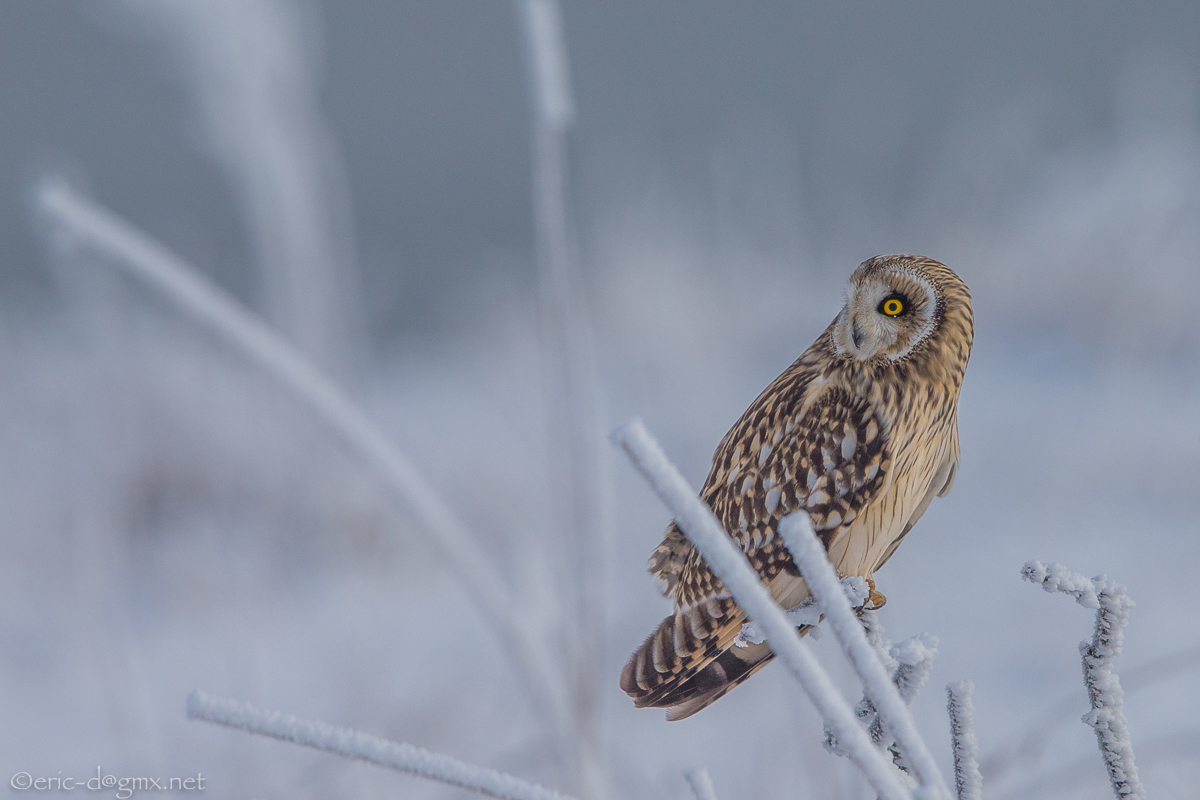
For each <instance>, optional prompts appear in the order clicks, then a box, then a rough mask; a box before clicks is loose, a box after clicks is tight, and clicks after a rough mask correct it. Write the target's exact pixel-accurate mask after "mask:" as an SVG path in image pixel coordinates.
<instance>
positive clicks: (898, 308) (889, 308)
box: [879, 297, 904, 317]
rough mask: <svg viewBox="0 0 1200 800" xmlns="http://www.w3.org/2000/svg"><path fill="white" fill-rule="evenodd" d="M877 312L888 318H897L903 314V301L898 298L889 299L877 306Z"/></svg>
mask: <svg viewBox="0 0 1200 800" xmlns="http://www.w3.org/2000/svg"><path fill="white" fill-rule="evenodd" d="M879 310H880V311H882V312H883V313H884V314H887V315H888V316H889V317H898V316H900V315H901V314H903V313H904V301H903V300H901V299H900V298H899V297H889V298H888V299H887V300H884V301H883V302H882V303H880V304H879Z"/></svg>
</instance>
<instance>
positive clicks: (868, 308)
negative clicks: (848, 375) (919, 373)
mask: <svg viewBox="0 0 1200 800" xmlns="http://www.w3.org/2000/svg"><path fill="white" fill-rule="evenodd" d="M950 281H952V282H953V283H954V284H956V286H955V287H954V289H958V287H961V293H962V294H963V296H964V297H965V298H966V300H965V302H966V303H967V304H968V305H967V313H968V314H969V313H970V311H969V309H970V305H969V304H970V299H969V295H967V294H966V286H965V285H963V284H962V281H960V280H959V279H958V276H956V275H955V274H954V273H953V272H951V271H950V270H949V268H947V267H946V266H944V265H943V264H939V263H938V262H936V261H933V260H932V259H928V258H923V257H921V256H876V257H875V258H872V259H870V260H869V261H865V262H863V264H862V266H860V267H859V268H858V269H857V270H855V271H854V274H853V275H851V276H850V285H849V286H848V287H847V288H846V305H845V307H843V308H842V312H841V314H839V315H838V318H837V320H836V321H835V322H834V328H833V342H834V346H835V347H836V348H837V352H838V353H839V354H840V355H843V356H847V357H850V358H853V359H855V360H857V361H869V360H872V359H876V360H879V359H890V360H893V361H896V360H899V359H901V358H904V357H905V356H907V355H909V354H910V353H912V352H913V351H914V350H916V349H917V348H918V347H919V346H920V345H921V344H923V343H924V342H926V341H928V340H929V339H930V338H931V337H933V336H934V335H935V334H936V333H937V331H938V327H939V326H940V325H941V323H942V321H943V318H944V317H945V313H946V294H947V293H946V289H947V288H948V287H947V282H950ZM954 293H955V294H958V293H959V292H957V291H955V292H954Z"/></svg>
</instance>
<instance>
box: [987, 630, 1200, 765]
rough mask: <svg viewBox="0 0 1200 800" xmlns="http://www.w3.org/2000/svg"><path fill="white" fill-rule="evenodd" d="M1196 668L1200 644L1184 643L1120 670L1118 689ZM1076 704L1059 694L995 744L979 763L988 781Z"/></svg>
mask: <svg viewBox="0 0 1200 800" xmlns="http://www.w3.org/2000/svg"><path fill="white" fill-rule="evenodd" d="M1197 671H1200V646H1192V647H1187V648H1184V649H1182V650H1176V651H1175V652H1173V653H1168V654H1167V655H1165V656H1162V657H1161V658H1156V659H1153V660H1151V661H1148V662H1146V663H1144V664H1140V665H1139V666H1137V667H1134V668H1133V669H1128V670H1122V671H1121V689H1123V690H1124V692H1125V694H1127V695H1128V694H1129V693H1131V692H1134V691H1136V690H1138V689H1141V688H1144V687H1146V686H1153V685H1154V684H1156V683H1159V682H1161V681H1165V680H1168V679H1170V678H1173V677H1175V676H1176V675H1184V674H1187V673H1189V672H1197ZM1078 705H1079V700H1078V699H1077V698H1076V696H1075V695H1074V694H1071V695H1070V696H1068V697H1065V698H1063V700H1062V701H1060V702H1059V703H1056V704H1055V705H1054V706H1052V707H1051V708H1050V709H1049V710H1048V711H1045V712H1043V713H1041V714H1040V715H1038V716H1037V717H1036V718H1035V719H1034V720H1033V722H1031V723H1029V724H1028V725H1027V726H1026V727H1025V729H1024V730H1023V731H1021V732H1020V733H1018V734H1017V735H1015V736H1014V737H1012V738H1011V739H1010V741H1008V742H1007V743H1004V744H1002V745H1000V746H999V747H997V748H995V749H994V750H993V751H992V752H991V754H989V755H988V756H987V757H986V758H985V759H983V762H982V763H981V764H980V771H981V772H982V773H983V774H984V776H986V777H987V779H988V781H989V783H991V782H996V781H999V780H1000V779H1001V778H1004V777H1006V776H1007V775H1008V774H1009V772H1011V771H1012V770H1013V769H1014V768H1016V767H1019V766H1021V765H1022V763H1023V762H1024V761H1025V759H1027V758H1029V757H1031V756H1033V755H1035V754H1036V753H1039V752H1041V751H1042V750H1043V749H1044V748H1045V745H1046V742H1048V741H1049V740H1050V738H1051V737H1052V736H1053V735H1054V734H1055V732H1056V731H1057V730H1058V728H1059V727H1060V726H1061V725H1063V724H1064V723H1065V722H1066V721H1067V720H1068V719H1070V717H1071V712H1072V711H1074V710H1075V708H1076V707H1077V706H1078Z"/></svg>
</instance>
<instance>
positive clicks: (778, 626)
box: [613, 420, 912, 800]
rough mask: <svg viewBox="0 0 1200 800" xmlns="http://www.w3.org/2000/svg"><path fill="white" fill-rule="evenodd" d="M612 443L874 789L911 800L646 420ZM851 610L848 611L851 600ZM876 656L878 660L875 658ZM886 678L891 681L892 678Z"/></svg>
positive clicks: (888, 798)
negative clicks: (759, 632) (762, 635)
mask: <svg viewBox="0 0 1200 800" xmlns="http://www.w3.org/2000/svg"><path fill="white" fill-rule="evenodd" d="M613 440H614V441H615V442H616V443H617V444H618V445H620V447H621V448H622V449H624V450H625V452H626V453H627V454H628V455H629V458H630V460H631V461H633V463H634V466H636V467H637V468H638V470H639V471H640V472H641V473H642V475H643V476H644V477H645V478H646V480H647V481H648V482H649V483H650V486H651V487H652V488H653V489H654V491H655V493H656V494H658V496H659V498H660V499H661V500H662V501H663V503H665V504H666V506H667V508H669V509H670V510H671V512H672V513H673V514H674V515H675V521H676V522H678V523H679V526H680V527H681V528H682V529H683V532H684V533H685V534H687V537H688V539H689V540H690V541H691V542H692V544H693V545H695V546H696V549H697V550H699V551H700V554H701V555H703V556H704V560H705V561H706V562H708V565H709V566H710V567H711V568H712V570H713V572H715V573H716V574H717V577H719V578H720V579H721V582H722V583H723V584H724V585H725V588H726V589H727V590H728V591H729V593H730V594H731V595H732V596H733V599H734V600H736V601H737V604H738V605H739V606H741V607H742V608H743V609H744V610H745V611H746V613H747V615H748V616H749V617H750V618H751V619H752V620H754V622H755V624H756V625H758V626H759V628H760V629H761V630H762V632H763V633H765V634H766V637H767V642H768V643H769V644H770V646H771V650H773V651H774V653H775V655H776V656H777V657H778V658H779V659H780V661H782V662H783V663H784V664H785V665H786V666H787V668H788V670H789V671H790V672H791V673H792V675H794V676H795V678H796V680H797V681H799V683H800V686H801V687H802V688H803V689H804V692H805V693H806V694H807V695H808V698H809V699H810V700H811V701H812V703H813V705H814V706H816V707H817V711H818V712H819V713H820V714H821V717H822V719H824V720H825V722H826V724H828V725H829V727H830V728H831V729H832V730H833V732H834V734H835V735H836V736H837V737H838V740H839V741H840V742H841V743H842V746H843V747H844V748H845V750H846V751H847V753H848V755H849V757H850V760H851V761H853V762H854V764H855V766H857V767H858V768H859V769H860V770H862V773H863V775H864V776H865V777H866V779H867V781H868V782H869V783H870V784H871V787H872V788H873V789H874V790H875V791H876V793H878V795H879V796H880V797H881V798H883V800H908V799H909V798H911V797H912V794H911V793H910V792H909V790H908V788H907V787H906V786H905V784H904V779H903V777H902V773H901V772H900V771H899V770H897V769H896V768H895V767H894V766H893V765H892V764H890V763H889V762H888V761H887V759H885V758H884V756H883V754H882V753H881V752H880V751H879V750H878V749H877V748H876V747H875V745H874V744H873V743H872V742H871V737H870V736H868V735H867V732H866V730H864V729H863V727H862V726H861V725H859V724H858V721H857V720H856V719H855V717H854V712H853V711H852V710H851V709H850V706H849V704H848V703H847V702H846V700H845V698H843V697H842V696H841V694H839V693H838V691H837V689H836V687H834V685H833V681H831V680H830V678H829V675H828V673H826V672H825V670H824V669H822V667H821V665H820V664H819V663H818V662H817V659H816V657H815V656H813V654H812V651H811V650H809V648H808V645H807V644H806V643H805V642H804V641H803V640H801V639H800V636H799V634H797V632H796V628H795V626H794V625H793V624H792V622H791V621H789V620H788V618H787V616H786V615H785V614H784V612H783V609H781V608H780V607H779V606H778V605H777V604H776V603H775V601H774V600H772V599H771V595H770V594H769V593H768V592H767V589H766V587H765V586H763V584H762V582H761V581H760V580H759V578H758V574H757V573H756V572H755V571H754V569H753V568H752V567H751V566H750V563H749V562H748V561H747V560H746V556H745V555H744V554H743V553H742V552H741V551H739V550H738V549H737V546H736V545H735V544H734V543H733V540H732V539H730V538H729V535H728V534H727V533H726V532H725V530H724V529H723V528H722V527H721V523H720V522H718V521H717V518H716V517H715V516H713V513H712V509H710V508H709V507H708V506H707V505H705V503H704V501H703V500H701V499H700V498H699V497H697V496H696V493H695V492H694V491H692V488H691V487H690V486H688V483H687V481H686V480H684V478H683V476H682V475H680V474H679V470H677V469H676V468H675V465H673V464H672V463H671V462H670V461H669V460H668V459H667V456H666V454H665V453H663V451H662V448H661V447H659V446H658V442H656V441H654V439H653V437H651V436H650V434H649V432H647V430H646V428H645V426H644V425H642V423H641V421H640V420H634V421H633V422H630V423H628V424H627V425H625V426H624V427H622V428H620V429H618V430H617V431H616V432H614V433H613ZM834 582H835V584H838V585H837V587H836V589H835V591H836V592H837V594H838V595H839V596H841V597H842V598H843V602H845V597H844V595H842V590H841V586H840V583H839V582H838V581H837V579H836V578H835V579H834ZM846 607H847V608H849V603H848V602H846ZM860 632H861V631H860ZM864 641H865V640H864ZM871 657H872V658H875V655H874V653H872V654H871ZM884 679H885V680H887V678H886V676H885V678H884ZM889 685H890V684H889Z"/></svg>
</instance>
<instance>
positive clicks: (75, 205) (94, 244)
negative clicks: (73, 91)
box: [36, 180, 570, 741]
mask: <svg viewBox="0 0 1200 800" xmlns="http://www.w3.org/2000/svg"><path fill="white" fill-rule="evenodd" d="M36 200H37V204H38V207H39V209H40V210H41V211H42V213H44V214H45V215H46V216H47V217H48V218H49V220H50V221H51V223H52V224H53V225H54V226H55V228H56V229H55V231H54V237H55V244H57V245H58V246H61V247H63V248H64V249H68V250H70V249H73V248H77V247H87V248H91V249H93V250H94V251H95V252H98V253H100V254H102V255H104V256H105V257H106V258H107V259H110V260H111V263H112V264H114V265H115V266H118V267H120V268H122V269H125V270H126V271H128V272H129V273H130V274H132V275H134V276H135V277H137V278H138V279H139V280H142V281H144V282H145V283H147V284H149V285H150V286H152V287H154V288H155V289H156V290H158V291H159V292H162V293H163V294H164V295H166V296H167V297H168V298H169V299H170V300H171V301H172V302H174V303H176V304H177V305H178V306H179V307H181V308H182V309H183V310H184V311H185V312H187V313H188V314H190V315H191V316H192V317H193V318H195V319H196V320H198V321H200V322H201V323H203V324H205V325H207V326H209V327H210V328H212V329H213V330H215V331H216V332H217V333H219V334H220V335H221V336H222V337H224V338H225V339H226V340H227V341H228V342H230V343H231V344H233V345H234V346H235V347H236V348H237V349H238V350H239V351H241V352H242V353H244V354H245V355H246V356H247V357H249V359H250V360H251V361H253V362H254V363H256V364H257V365H258V366H260V367H261V368H262V369H263V370H265V371H266V372H267V373H268V374H270V375H272V376H273V377H274V378H275V379H276V380H278V381H279V382H280V383H281V384H283V385H284V386H285V387H287V388H288V389H289V390H291V391H292V392H293V393H294V394H295V395H296V396H297V397H298V398H300V399H301V400H302V401H304V402H305V403H306V404H307V405H308V406H309V407H310V408H311V409H312V410H313V411H314V412H315V413H316V415H317V416H318V417H319V418H321V419H322V420H324V421H325V423H326V424H327V425H329V426H330V428H332V429H333V430H334V431H335V432H336V433H337V434H338V435H340V436H341V438H342V439H343V440H344V441H345V442H346V443H347V444H348V445H349V446H350V448H351V449H352V450H353V451H354V452H356V453H358V454H359V455H360V456H361V457H363V458H364V459H365V460H366V461H367V463H369V464H371V466H372V467H374V468H375V469H376V470H377V471H378V473H379V474H380V476H381V477H382V479H383V480H384V482H385V483H386V485H387V486H388V487H389V489H391V491H392V492H393V493H395V495H396V496H397V497H399V498H400V500H401V501H402V502H403V503H404V504H405V505H407V506H408V508H409V509H410V511H411V512H412V513H413V515H414V516H415V517H416V518H417V519H418V520H419V522H420V523H421V525H422V527H423V528H424V529H425V530H426V532H427V533H428V534H429V535H430V536H431V537H432V538H433V541H434V543H435V545H437V546H438V547H439V548H440V549H441V551H442V554H443V555H444V556H445V557H446V559H447V561H449V562H450V564H451V566H452V572H453V573H454V574H455V576H456V577H458V578H459V580H460V581H461V582H462V585H463V588H464V589H465V590H466V591H467V593H468V595H469V596H470V597H471V598H472V599H473V600H474V601H475V603H476V606H477V607H478V609H479V610H480V611H481V612H482V614H483V615H484V617H485V618H487V619H488V621H489V622H491V623H492V626H493V629H494V630H495V631H496V633H497V636H498V638H499V639H500V641H501V643H502V644H503V645H504V646H505V647H506V648H507V649H508V650H509V653H510V655H511V656H512V657H513V659H514V660H515V661H516V663H517V664H518V665H519V666H520V672H521V675H522V677H523V679H524V681H525V683H526V686H527V689H528V690H529V692H530V695H531V698H532V700H533V702H534V704H535V706H536V707H537V711H538V712H539V714H541V715H542V716H543V718H544V721H545V724H546V725H547V727H548V730H547V734H548V735H549V736H550V737H551V738H552V739H553V740H555V741H559V737H561V736H563V735H567V734H569V731H570V725H569V724H568V722H567V720H568V717H567V716H566V711H565V709H566V698H565V692H564V690H563V687H562V683H561V681H560V680H559V677H558V675H557V673H556V672H555V671H554V670H553V669H552V668H551V665H552V663H553V662H552V661H551V660H550V656H549V653H548V652H547V650H546V648H545V646H544V644H543V643H542V641H541V640H540V639H539V638H538V637H537V636H536V635H535V634H534V632H533V630H532V629H531V626H530V623H529V622H528V620H527V615H526V614H525V613H524V612H523V610H522V609H521V608H520V607H519V606H518V604H517V602H516V599H515V598H514V597H513V595H512V592H511V591H510V590H509V588H508V586H507V585H506V584H505V582H504V581H503V580H502V579H501V577H500V575H499V574H498V573H497V572H496V570H495V569H494V568H493V567H492V565H491V563H490V562H489V561H488V559H487V557H486V555H485V554H484V553H483V551H482V550H481V549H480V548H479V546H478V544H477V543H476V542H475V539H474V537H473V536H472V535H471V533H470V531H469V530H468V529H467V527H466V525H465V524H464V523H463V522H462V521H461V520H460V519H459V518H458V516H457V515H456V514H455V513H454V512H453V511H452V510H451V509H450V507H449V506H448V505H446V503H445V502H444V501H443V500H442V498H441V497H440V496H439V495H438V494H437V492H435V491H434V489H433V487H432V486H430V485H429V483H428V482H427V481H426V480H425V478H424V476H422V475H421V473H420V472H419V471H418V470H417V468H416V466H415V465H414V464H413V463H412V462H411V461H410V460H409V459H408V457H407V456H405V455H404V454H403V453H402V452H400V450H399V449H398V448H397V447H396V446H395V445H394V444H392V443H391V441H390V440H389V439H388V437H387V436H386V435H385V434H384V433H383V432H382V431H381V430H379V428H378V427H377V426H376V425H375V424H374V423H373V422H371V420H370V419H369V418H368V417H367V416H366V414H364V413H363V412H362V411H361V410H360V409H359V408H358V407H357V406H356V405H355V404H354V403H353V402H351V400H350V399H349V398H348V397H347V396H346V395H345V394H344V393H343V392H342V391H341V390H339V389H338V388H337V387H336V386H335V385H334V383H333V382H332V381H331V380H330V379H329V378H327V377H326V376H325V375H324V374H322V373H321V372H320V371H319V370H318V369H317V368H316V367H315V366H313V364H312V363H311V362H310V361H309V360H308V359H306V358H305V357H304V356H303V355H301V354H300V352H299V351H298V350H297V349H296V348H295V347H293V346H292V345H291V344H289V343H288V342H287V341H285V340H284V339H283V338H282V337H281V336H280V335H279V334H277V333H276V332H275V331H273V330H272V329H271V328H270V327H268V326H267V325H266V324H264V323H263V322H262V321H261V320H259V319H258V318H257V317H255V316H254V314H252V313H251V312H249V311H248V310H246V309H245V308H244V307H243V306H242V305H241V304H240V303H238V301H237V300H235V299H233V298H232V297H230V296H229V295H227V294H226V293H225V292H224V291H222V290H221V289H220V288H218V287H217V286H215V285H214V284H212V283H211V282H210V281H208V280H207V279H206V278H205V277H204V276H202V275H201V274H200V273H199V272H197V271H196V270H195V269H193V268H192V267H191V266H189V265H188V264H187V263H186V262H184V261H183V260H182V259H180V258H179V257H178V256H176V255H175V254H174V253H172V252H171V251H169V250H167V249H166V248H165V247H163V246H162V245H160V244H158V243H157V242H155V241H154V240H152V239H150V238H149V237H148V236H146V235H145V234H143V233H142V232H141V231H139V230H137V229H136V228H134V227H133V226H132V225H130V224H129V223H127V222H125V221H124V220H122V219H120V218H119V217H117V216H116V215H114V214H112V213H111V212H109V211H107V210H106V209H104V208H102V207H100V206H98V205H96V204H95V203H93V202H91V201H90V200H88V199H86V198H84V197H82V196H80V195H79V194H77V193H75V192H74V191H72V190H71V189H70V188H69V187H67V186H66V185H65V184H63V183H61V182H58V181H53V180H46V181H44V182H43V183H42V185H41V186H40V188H39V189H38V191H37V197H36Z"/></svg>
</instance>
